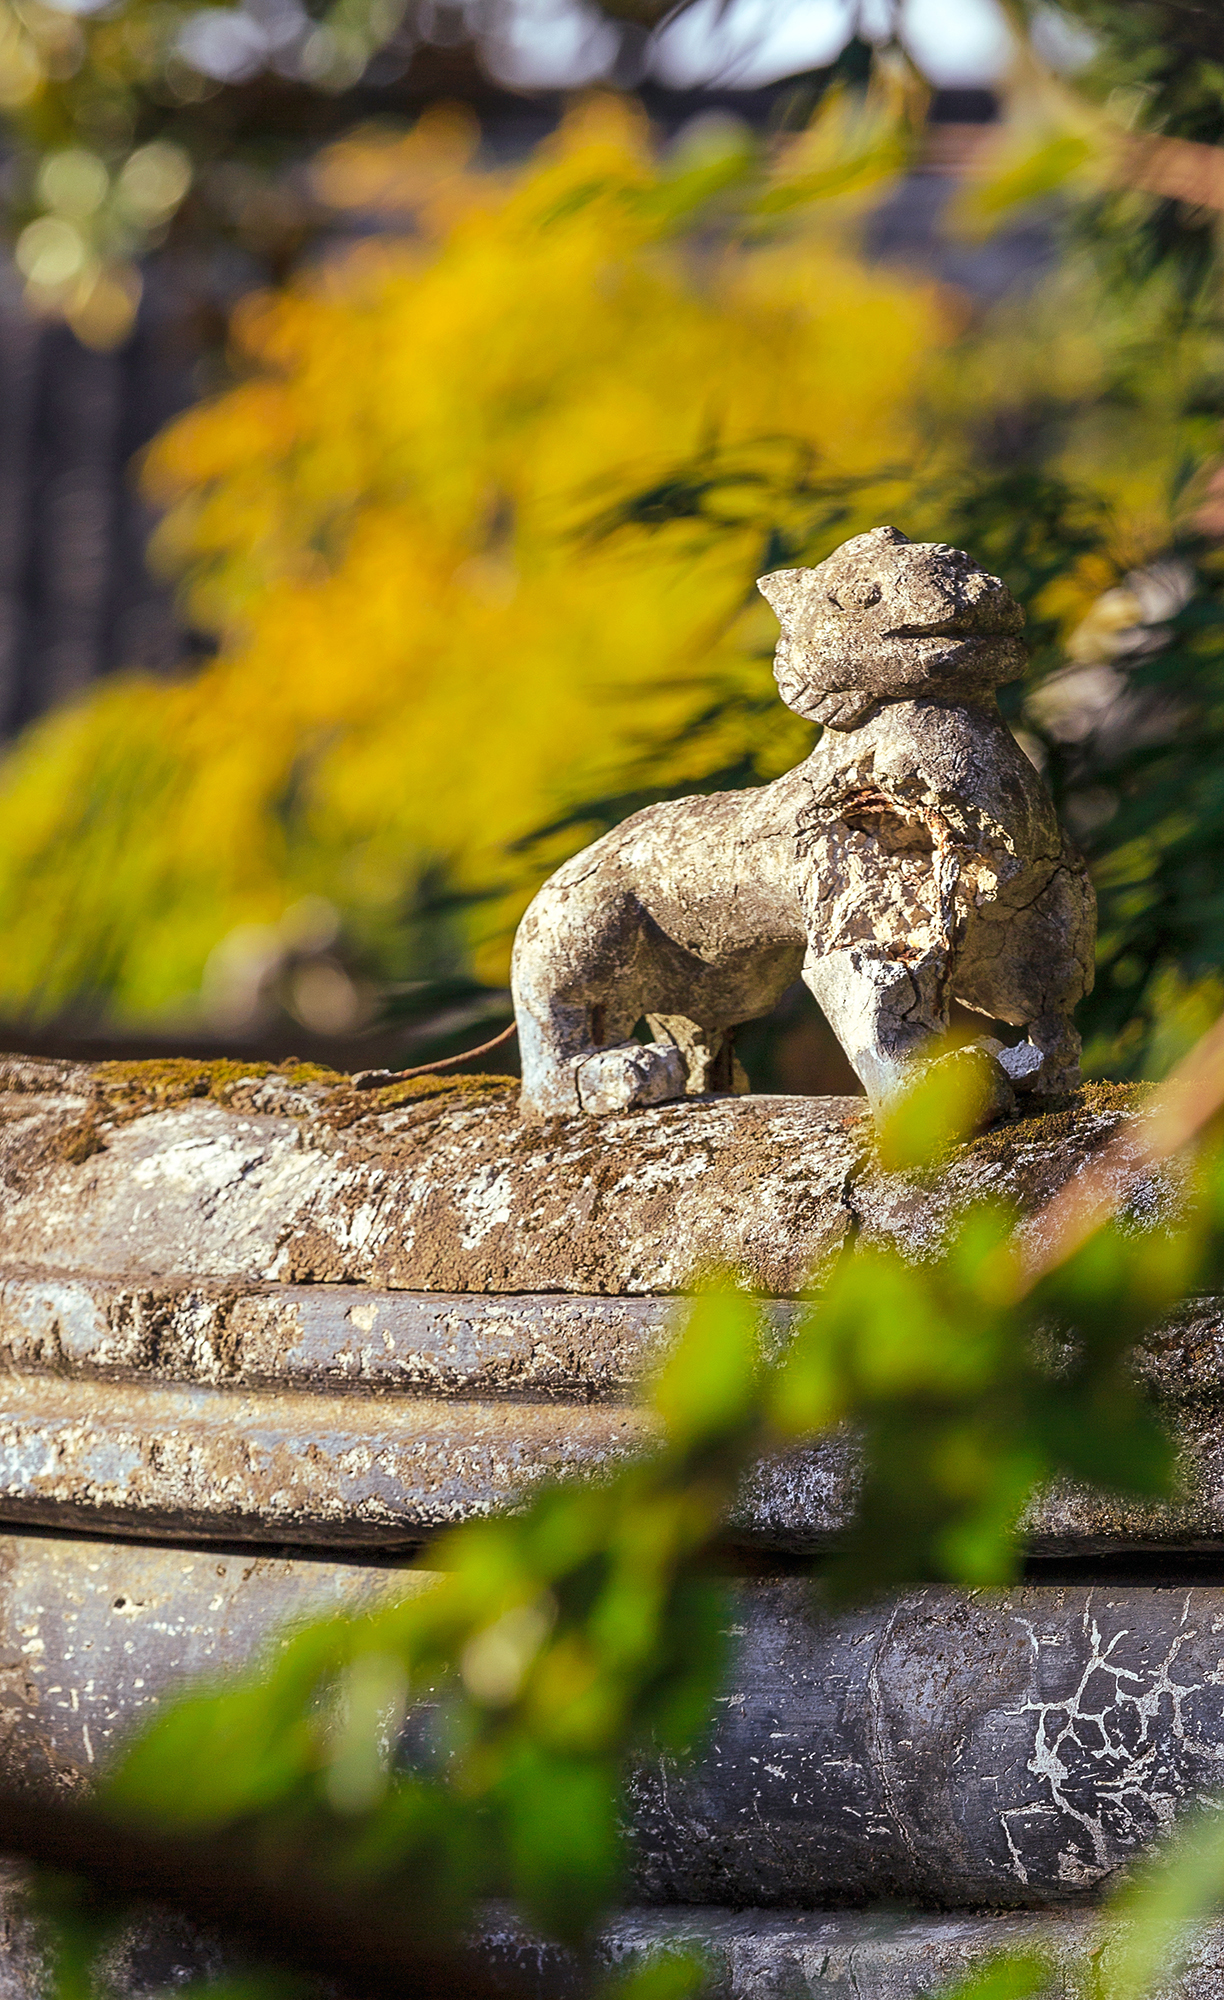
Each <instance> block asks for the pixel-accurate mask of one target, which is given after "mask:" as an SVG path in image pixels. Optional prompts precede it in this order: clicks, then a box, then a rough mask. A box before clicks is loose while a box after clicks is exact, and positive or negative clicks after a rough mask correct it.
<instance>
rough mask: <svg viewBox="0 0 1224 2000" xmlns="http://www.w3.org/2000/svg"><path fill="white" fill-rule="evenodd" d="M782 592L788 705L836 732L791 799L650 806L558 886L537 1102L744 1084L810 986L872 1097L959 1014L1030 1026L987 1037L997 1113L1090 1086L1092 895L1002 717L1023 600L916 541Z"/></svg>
mask: <svg viewBox="0 0 1224 2000" xmlns="http://www.w3.org/2000/svg"><path fill="white" fill-rule="evenodd" d="M760 588H761V590H762V591H763V593H764V595H765V596H766V598H767V599H768V601H769V603H770V605H771V606H772V607H773V609H774V610H775V611H776V612H777V615H778V618H779V621H780V623H781V627H782V636H781V639H780V641H779V644H778V648H777V654H776V658H775V673H776V676H777V680H778V686H779V691H780V693H781V695H782V698H783V700H784V701H785V702H787V703H788V705H789V706H790V707H791V708H793V709H796V710H797V711H798V713H799V714H801V715H804V716H808V717H811V718H812V719H813V720H815V721H817V722H820V723H821V724H823V725H824V734H823V736H822V737H821V740H820V742H819V743H818V744H817V746H816V748H815V750H814V751H813V752H812V754H811V755H810V756H809V757H808V758H806V759H805V761H804V762H803V763H802V764H800V765H798V766H797V767H796V768H795V769H794V770H793V771H788V772H787V773H786V774H785V776H783V777H781V778H779V779H777V780H776V781H775V782H774V783H773V784H771V785H766V786H762V787H760V788H759V789H756V790H753V791H747V792H722V793H715V794H711V795H709V796H703V797H697V798H687V799H678V800H672V801H669V802H667V803H664V804H661V805H654V806H648V807H647V808H646V809H645V810H644V811H642V812H639V813H636V814H635V815H634V816H633V817H632V818H631V819H628V820H626V821H625V822H624V824H623V825H621V826H619V827H617V828H615V829H614V830H613V831H612V832H611V833H609V834H606V835H605V836H604V838H603V839H601V840H598V841H596V842H595V843H594V844H593V845H592V846H590V847H588V848H586V849H584V850H583V852H582V853H580V854H578V855H575V856H574V858H573V859H572V860H570V861H567V862H566V863H565V864H564V866H563V867H561V868H560V869H558V870H557V872H556V874H555V875H553V876H552V878H551V879H550V880H549V881H548V882H547V883H546V884H545V885H544V887H543V888H542V889H541V891H540V893H539V894H538V895H537V897H536V898H535V900H534V902H533V903H532V904H531V906H530V908H529V909H528V911H527V912H526V914H525V916H524V918H523V921H522V923H521V925H520V926H519V932H518V936H517V939H516V941H515V951H514V968H513V975H512V983H513V987H514V996H515V1013H516V1018H517V1022H518V1030H519V1047H520V1051H521V1054H522V1063H523V1104H524V1107H525V1109H526V1110H527V1112H528V1113H529V1114H530V1115H532V1116H535V1117H547V1116H553V1115H557V1114H561V1115H572V1114H574V1113H576V1112H579V1111H585V1112H588V1113H591V1114H597V1115H609V1114H611V1113H614V1112H615V1111H617V1110H618V1109H620V1110H626V1109H630V1108H632V1107H633V1106H634V1105H641V1104H647V1103H652V1102H656V1101H659V1100H660V1099H663V1098H665V1097H675V1096H678V1095H680V1094H682V1093H684V1092H685V1091H687V1092H688V1093H690V1094H701V1093H704V1092H707V1091H709V1090H711V1089H720V1088H721V1089H737V1088H738V1089H746V1088H747V1080H746V1078H744V1077H743V1075H742V1072H737V1068H736V1065H735V1062H734V1054H733V1040H734V1033H735V1029H736V1027H737V1026H738V1025H739V1024H741V1023H742V1022H745V1021H751V1020H756V1019H758V1018H759V1017H760V1016H762V1015H764V1014H767V1013H768V1012H769V1011H770V1009H771V1008H772V1007H773V1006H774V1005H776V1003H777V1001H778V1000H779V999H780V997H781V995H782V994H783V992H784V991H785V990H786V988H787V987H788V986H789V985H790V984H791V983H792V982H793V981H794V980H795V979H796V978H798V977H800V976H802V978H803V979H804V981H805V983H806V984H807V986H808V987H809V988H810V990H811V991H812V993H813V994H814V995H815V997H816V999H817V1000H818V1001H819V1003H820V1006H821V1008H822V1010H823V1011H824V1013H825V1015H826V1016H827V1018H828V1020H829V1023H830V1025H831V1026H832V1028H833V1030H834V1032H835V1034H836V1035H837V1037H838V1039H839V1041H840V1042H841V1044H842V1047H843V1048H844V1050H845V1052H846V1055H847V1056H848V1058H849V1060H850V1062H851V1064H852V1065H853V1067H854V1070H855V1072H856V1074H857V1075H858V1076H859V1078H860V1079H861V1081H862V1083H863V1086H864V1088H865V1089H866V1091H867V1094H868V1097H869V1098H870V1099H871V1101H872V1104H873V1105H874V1106H879V1105H881V1104H885V1103H887V1102H888V1101H889V1100H890V1099H892V1098H893V1097H895V1096H896V1095H897V1094H898V1093H899V1092H900V1091H902V1090H904V1089H905V1088H906V1087H907V1086H908V1084H909V1083H910V1082H912V1081H913V1078H914V1075H915V1073H916V1066H917V1067H920V1066H921V1065H922V1063H923V1061H924V1060H925V1058H926V1056H927V1054H928V1053H929V1050H930V1047H931V1045H932V1043H933V1042H934V1040H935V1038H937V1037H938V1036H939V1035H940V1034H942V1033H944V1032H946V1030H947V1027H948V1018H949V1007H950V1005H951V1002H952V1001H953V1000H957V1001H959V1002H960V1003H961V1004H962V1005H963V1006H966V1007H968V1008H971V1009H972V1010H973V1011H975V1012H977V1013H979V1014H981V1015H983V1016H984V1017H986V1018H987V1020H989V1021H994V1022H1001V1023H1005V1024H1007V1026H1008V1027H1010V1028H1012V1029H1019V1030H1021V1031H1023V1032H1022V1039H1021V1042H1020V1044H1019V1046H1018V1048H1017V1050H1016V1052H1015V1053H1014V1054H1012V1053H1011V1052H1008V1051H1004V1050H1002V1049H1001V1048H1000V1046H999V1044H998V1043H997V1042H995V1043H994V1044H993V1045H992V1049H993V1053H994V1054H995V1055H996V1056H997V1057H998V1059H999V1062H1000V1065H1001V1067H1000V1070H999V1074H998V1078H997V1081H998V1084H999V1088H1000V1093H1001V1098H1000V1101H1001V1102H1002V1103H1006V1102H1007V1100H1008V1097H1009V1096H1010V1091H1011V1085H1012V1084H1013V1083H1014V1084H1015V1085H1016V1087H1017V1088H1021V1087H1023V1088H1025V1089H1029V1090H1034V1091H1036V1092H1037V1093H1038V1094H1043V1093H1044V1094H1058V1093H1063V1092H1066V1091H1068V1090H1071V1089H1074V1088H1075V1086H1076V1084H1077V1083H1078V1081H1079V1052H1080V1042H1079V1035H1078V1033H1077V1032H1076V1029H1075V1027H1074V1024H1073V1021H1072V1014H1073V1011H1074V1009H1075V1006H1076V1004H1077V1002H1078V1001H1079V1000H1080V999H1082V997H1083V996H1084V994H1085V993H1087V992H1088V991H1090V989H1091V986H1092V968H1093V949H1094V943H1095V936H1096V905H1095V899H1094V896H1093V891H1092V886H1091V883H1090V882H1089V880H1088V876H1087V872H1086V870H1085V867H1084V863H1083V860H1082V858H1081V857H1080V855H1079V854H1078V853H1077V852H1076V850H1075V848H1074V847H1073V845H1072V844H1071V842H1070V841H1069V840H1068V838H1067V836H1066V834H1065V833H1064V832H1063V830H1062V829H1061V828H1060V826H1059V824H1058V820H1057V817H1056V815H1055V812H1054V806H1053V803H1052V801H1051V799H1050V796H1049V793H1048V792H1047V790H1046V788H1045V785H1044V784H1043V782H1042V780H1041V779H1040V777H1039V776H1038V774H1037V773H1036V771H1035V770H1034V769H1033V767H1032V765H1031V764H1030V763H1029V761H1028V759H1027V758H1026V757H1025V756H1024V754H1023V752H1022V751H1021V750H1020V749H1019V748H1018V746H1017V744H1016V742H1015V740H1014V738H1013V737H1012V735H1011V732H1010V731H1009V730H1008V729H1007V727H1006V725H1005V724H1004V722H1003V720H1002V718H1001V716H1000V714H999V710H998V706H997V704H996V702H995V698H994V690H995V689H996V688H997V687H999V686H1001V685H1002V684H1003V683H1004V682H1006V681H1010V680H1014V679H1015V678H1016V677H1017V676H1018V675H1019V674H1020V673H1021V672H1022V671H1023V664H1024V648H1023V646H1022V644H1021V642H1020V640H1019V639H1018V637H1017V636H1016V634H1017V633H1018V631H1019V629H1020V626H1021V625H1022V623H1023V612H1022V611H1021V609H1020V607H1019V606H1018V605H1017V604H1016V603H1015V601H1014V600H1013V599H1012V597H1011V596H1010V594H1009V592H1008V591H1007V589H1006V587H1005V586H1004V585H1003V584H1002V583H1001V582H1000V581H999V579H998V578H997V577H994V576H991V575H989V573H988V572H987V571H985V570H983V569H982V568H981V566H980V565H979V564H978V563H976V562H974V561H973V559H972V558H971V557H969V556H967V555H965V554H964V553H963V552H962V551H960V550H958V549H950V548H948V547H947V546H946V545H945V544H944V543H942V542H936V543H913V542H909V541H907V539H906V537H905V536H904V535H901V534H899V533H898V531H897V530H896V529H895V528H877V529H875V530H873V531H872V533H870V534H867V535H859V536H856V537H855V539H854V540H853V541H850V542H847V543H845V544H844V545H843V546H842V547H841V548H840V549H838V550H837V551H835V553H834V554H833V555H831V556H830V557H829V558H828V559H827V561H825V562H823V563H821V564H820V565H819V566H818V567H816V568H815V569H792V570H778V571H775V572H774V573H773V574H772V575H770V576H766V577H762V578H761V581H760ZM642 1021H645V1022H646V1024H647V1027H648V1029H649V1031H650V1033H651V1035H652V1037H653V1040H652V1041H651V1042H650V1043H649V1044H648V1046H647V1047H646V1048H641V1047H639V1046H638V1045H637V1044H636V1043H634V1042H633V1041H632V1040H631V1037H632V1036H633V1034H634V1031H635V1029H636V1027H637V1025H638V1024H639V1023H640V1022H642Z"/></svg>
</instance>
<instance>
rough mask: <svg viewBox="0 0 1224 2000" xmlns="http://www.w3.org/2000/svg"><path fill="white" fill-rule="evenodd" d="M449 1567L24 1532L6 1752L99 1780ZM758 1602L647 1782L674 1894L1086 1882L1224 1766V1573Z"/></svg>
mask: <svg viewBox="0 0 1224 2000" xmlns="http://www.w3.org/2000/svg"><path fill="white" fill-rule="evenodd" d="M427 1581H428V1575H427V1573H424V1572H414V1573H411V1574H408V1575H405V1574H404V1573H403V1572H402V1571H388V1570H378V1569H369V1568H364V1569H363V1568H360V1567H356V1566H353V1565H348V1564H334V1563H318V1562H314V1563H311V1562H301V1561H285V1560H281V1559H267V1558H263V1559H253V1558H249V1557H248V1558H240V1557H236V1556H234V1555H233V1554H228V1555H224V1554H217V1553H214V1552H208V1553H203V1552H192V1551H190V1550H180V1549H159V1548H153V1547H145V1548H141V1547H118V1546H115V1545H110V1544H107V1543H106V1542H104V1541H86V1540H55V1539H49V1538H34V1539H31V1538H25V1537H11V1538H9V1539H8V1541H7V1543H6V1544H5V1545H4V1550H3V1562H2V1563H0V1772H3V1775H4V1776H5V1778H6V1779H12V1780H16V1781H18V1782H21V1783H25V1784H30V1785H32V1786H35V1787H38V1788H43V1789H45V1788H47V1787H53V1788H54V1789H56V1790H62V1789H64V1788H65V1787H67V1788H71V1787H73V1786H75V1785H77V1784H80V1783H82V1782H87V1781H88V1780H89V1778H90V1776H91V1774H93V1773H94V1772H95V1771H96V1770H97V1769H98V1768H99V1766H100V1765H101V1764H102V1763H103V1762H104V1761H105V1759H106V1758H107V1757H108V1756H109V1755H111V1754H112V1753H113V1752H114V1750H115V1748H116V1747H117V1746H118V1745H119V1744H120V1743H121V1742H122V1739H123V1737H124V1735H125V1734H126V1733H127V1732H129V1731H130V1730H132V1729H133V1728H135V1727H137V1726H139V1725H140V1724H141V1723H142V1722H144V1721H145V1720H147V1719H148V1718H149V1717H150V1715H151V1714H152V1713H154V1712H155V1711H156V1709H157V1707H158V1705H159V1704H160V1703H161V1702H163V1701H164V1700H165V1699H166V1697H167V1696H168V1695H169V1694H170V1693H172V1692H173V1691H174V1689H176V1688H177V1687H179V1686H181V1685H183V1684H184V1682H185V1681H186V1680H187V1679H188V1678H192V1677H198V1676H199V1675H204V1676H205V1677H206V1678H207V1677H209V1676H216V1677H223V1676H224V1675H226V1674H227V1673H229V1672H232V1670H233V1669H234V1668H236V1667H239V1666H241V1665H242V1664H243V1663H244V1662H245V1661H247V1660H248V1659H250V1658H251V1657H252V1656H253V1655H254V1654H255V1653H257V1651H258V1650H259V1649H260V1647H261V1646H263V1645H265V1644H267V1643H269V1642H270V1641H272V1642H274V1641H275V1636H276V1633H277V1631H278V1630H283V1629H286V1628H287V1627H290V1626H292V1625H293V1624H294V1623H296V1622H299V1621H300V1620H302V1619H303V1618H305V1617H308V1616H313V1615H317V1614H318V1613H320V1612H322V1611H324V1610H326V1609H328V1608H336V1609H341V1608H348V1609H352V1610H357V1609H364V1608H373V1607H375V1606H376V1605H377V1604H379V1603H385V1602H388V1601H390V1600H391V1599H393V1598H394V1597H395V1596H397V1595H400V1594H402V1593H403V1592H404V1591H405V1590H412V1589H418V1588H421V1587H423V1586H424V1585H425V1583H427ZM731 1602H732V1611H733V1630H734V1633H735V1635H736V1651H735V1653H734V1655H733V1659H732V1664H731V1668H730V1672H729V1676H728V1679H727V1681H726V1684H725V1692H724V1694H723V1697H722V1699H721V1701H720V1704H719V1709H720V1717H719V1721H718V1722H717V1724H716V1727H715V1730H714V1733H713V1736H712V1738H711V1740H710V1742H709V1743H708V1745H707V1746H706V1747H705V1749H704V1750H703V1751H702V1752H701V1753H700V1754H699V1755H698V1757H697V1760H696V1762H695V1763H694V1764H693V1765H692V1766H691V1767H685V1766H682V1765H678V1764H677V1763H676V1762H674V1761H672V1760H668V1761H667V1763H666V1764H659V1765H654V1764H651V1763H649V1762H647V1763H644V1764H643V1765H642V1766H641V1768H640V1769H639V1771H638V1773H637V1775H636V1778H635V1780H634V1784H633V1787H632V1791H631V1801H632V1817H633V1825H634V1842H635V1848H636V1855H637V1859H636V1863H635V1876H636V1882H637V1893H638V1894H639V1895H643V1896H645V1898H646V1899H647V1900H649V1901H650V1902H652V1903H675V1902H682V1903H683V1902H690V1903H700V1904H709V1905H711V1906H712V1907H713V1908H714V1909H717V1908H718V1907H719V1906H720V1905H721V1906H724V1907H725V1906H726V1905H728V1904H732V1905H735V1904H739V1905H744V1904H757V1905H760V1906H766V1905H769V1906H779V1905H781V1906H790V1907H793V1908H801V1907H805V1906H811V1905H813V1904H820V1903H821V1902H832V1903H837V1902H843V1903H844V1902H855V1901H859V1900H862V1899H868V1900H871V1899H877V1898H890V1897H898V1896H901V1897H907V1898H913V1899H917V1900H919V1901H925V1902H935V1903H938V1904H947V1903H958V1902H959V1903H972V1902H980V1903H986V1904H990V1905H992V1906H995V1907H1001V1906H1005V1905H1013V1906H1019V1907H1023V1906H1026V1905H1053V1904H1057V1903H1060V1902H1061V1903H1066V1902H1074V1901H1076V1900H1082V1899H1083V1898H1084V1897H1085V1896H1086V1895H1088V1894H1090V1893H1091V1892H1092V1891H1093V1890H1094V1889H1095V1888H1097V1887H1099V1886H1100V1885H1101V1884H1102V1883H1103V1882H1105V1881H1106V1880H1108V1878H1109V1877H1110V1875H1111V1874H1113V1873H1115V1872H1116V1871H1117V1870H1118V1869H1119V1868H1121V1867H1124V1866H1125V1865H1126V1864H1127V1863H1128V1862H1130V1861H1132V1860H1133V1859H1134V1858H1135V1857H1136V1856H1137V1855H1138V1854H1139V1853H1141V1852H1142V1851H1143V1850H1144V1849H1145V1848H1146V1847H1147V1846H1149V1845H1150V1844H1151V1842H1152V1841H1153V1840H1154V1839H1157V1838H1159V1837H1160V1836H1161V1835H1162V1834H1163V1833H1164V1832H1165V1831H1166V1830H1167V1828H1168V1826H1169V1824H1170V1823H1171V1821H1172V1819H1173V1818H1174V1817H1175V1816H1176V1814H1177V1813H1178V1811H1179V1810H1181V1809H1182V1808H1183V1807H1185V1806H1186V1805H1187V1804H1190V1803H1193V1802H1194V1800H1195V1799H1196V1798H1197V1797H1198V1796H1199V1795H1201V1794H1202V1793H1203V1792H1205V1791H1209V1790H1212V1789H1214V1788H1215V1787H1216V1786H1218V1784H1219V1780H1220V1776H1221V1764H1222V1762H1224V1590H1221V1589H1218V1588H1187V1587H1178V1588H1163V1589H1150V1588H1149V1589H1143V1588H1136V1587H1134V1586H1126V1587H1114V1588H1105V1587H1101V1588H1097V1589H1095V1590H1093V1589H1086V1588H1083V1587H1074V1588H1044V1587H1035V1586H1030V1587H1027V1588H1025V1589H1022V1590H1017V1591H1012V1592H1008V1593H1003V1594H1000V1595H998V1596H995V1595H991V1594H989V1593H985V1592H980V1593H958V1592H953V1591H945V1590H925V1591H924V1590H919V1591H913V1592H911V1593H908V1594H907V1595H905V1596H903V1597H901V1598H899V1599H895V1600H893V1601H892V1602H890V1603H889V1604H887V1605H884V1606H882V1607H881V1606H877V1607H875V1608H872V1609H869V1610H865V1611H859V1612H852V1613H841V1614H838V1615H837V1616H833V1617H831V1616H829V1615H827V1614H825V1613H822V1612H820V1611H819V1610H818V1609H817V1608H816V1606H815V1605H814V1603H813V1601H812V1598H811V1595H810V1589H809V1586H808V1585H807V1584H805V1583H804V1582H802V1581H800V1580H789V1581H765V1582H755V1583H742V1584H740V1585H738V1586H736V1587H735V1589H734V1591H733V1592H732V1598H731ZM409 1741H411V1736H410V1738H409Z"/></svg>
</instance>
